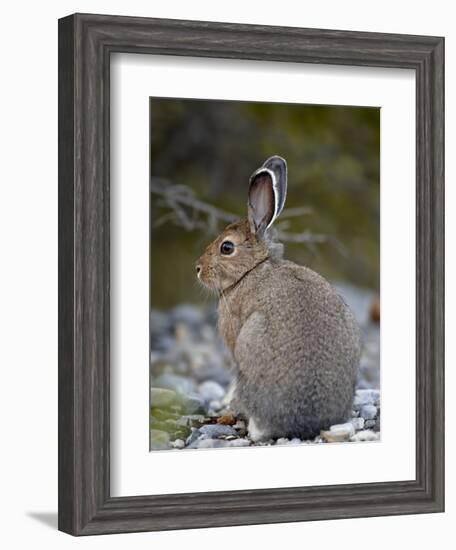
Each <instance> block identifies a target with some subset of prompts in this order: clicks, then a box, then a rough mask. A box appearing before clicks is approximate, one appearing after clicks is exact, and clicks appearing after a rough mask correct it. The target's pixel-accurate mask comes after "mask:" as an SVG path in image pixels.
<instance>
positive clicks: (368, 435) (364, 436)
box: [350, 430, 380, 441]
mask: <svg viewBox="0 0 456 550" xmlns="http://www.w3.org/2000/svg"><path fill="white" fill-rule="evenodd" d="M379 439H380V433H379V432H373V431H372V430H362V431H361V432H357V433H356V434H355V435H353V436H352V437H351V438H350V441H379Z"/></svg>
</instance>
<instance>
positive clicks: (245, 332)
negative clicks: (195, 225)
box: [196, 156, 360, 441]
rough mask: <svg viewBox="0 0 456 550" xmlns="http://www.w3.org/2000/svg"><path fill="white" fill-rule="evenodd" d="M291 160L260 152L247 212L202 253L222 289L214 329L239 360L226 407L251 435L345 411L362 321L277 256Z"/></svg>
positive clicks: (308, 430) (292, 430)
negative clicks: (277, 228) (276, 226)
mask: <svg viewBox="0 0 456 550" xmlns="http://www.w3.org/2000/svg"><path fill="white" fill-rule="evenodd" d="M286 192H287V165H286V162H285V160H284V159H283V158H281V157H278V156H274V157H271V158H269V159H268V160H266V162H265V163H264V164H263V166H262V167H261V168H259V169H258V170H256V171H255V172H254V173H253V175H252V176H251V178H250V185H249V192H248V216H247V219H243V220H240V221H238V222H235V223H232V224H230V225H228V227H226V228H225V230H224V231H223V233H222V234H221V235H220V236H219V237H217V238H216V239H215V241H213V242H212V243H211V244H210V245H209V246H208V247H207V248H206V250H205V252H204V254H203V255H202V256H201V258H200V259H199V261H198V263H197V266H196V270H197V275H198V278H199V279H200V281H201V282H202V283H203V284H204V285H206V286H207V287H209V288H211V289H215V290H216V291H217V292H218V295H219V305H218V312H219V320H218V328H219V331H220V333H221V335H222V337H223V339H224V340H225V343H226V345H227V346H228V348H229V350H230V351H231V353H232V355H233V358H234V360H235V362H236V364H237V371H236V380H235V390H234V396H233V400H232V407H233V409H234V410H235V412H236V413H238V414H240V415H243V416H245V417H246V418H247V419H248V431H249V435H250V437H251V438H252V439H253V440H254V441H258V440H264V439H270V438H279V437H288V438H292V437H299V438H301V439H307V438H313V437H314V436H315V435H317V434H318V433H319V432H320V430H321V429H327V428H329V426H330V425H332V424H338V423H342V422H344V421H346V420H347V419H348V418H349V417H350V413H351V407H352V401H353V395H354V388H355V380H356V374H357V369H358V363H359V355H360V334H359V327H358V325H357V323H356V321H355V319H354V317H353V315H352V313H351V311H350V309H349V308H348V306H347V305H346V304H345V302H344V301H343V299H342V298H341V297H340V296H339V295H338V294H337V292H336V291H335V289H334V288H333V287H332V286H331V285H330V284H329V283H328V282H327V281H326V280H325V279H324V278H323V277H321V276H320V275H318V274H317V273H315V272H314V271H312V270H311V269H309V268H307V267H304V266H300V265H297V264H295V263H293V262H290V261H287V260H284V259H283V258H282V252H283V247H282V245H281V244H280V243H277V242H275V241H274V239H273V238H272V236H271V233H272V231H273V230H271V229H270V228H271V225H272V223H273V222H274V220H276V219H277V217H278V216H279V214H280V212H281V211H282V208H283V206H284V203H285V197H286Z"/></svg>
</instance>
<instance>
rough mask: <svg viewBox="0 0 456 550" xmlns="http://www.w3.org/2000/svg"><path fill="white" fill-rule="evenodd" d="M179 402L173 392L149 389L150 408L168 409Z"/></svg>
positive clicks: (162, 389)
mask: <svg viewBox="0 0 456 550" xmlns="http://www.w3.org/2000/svg"><path fill="white" fill-rule="evenodd" d="M178 402H179V396H178V395H177V393H176V392H175V391H173V390H168V389H164V388H151V389H150V404H151V406H152V407H156V408H159V407H164V408H167V407H170V406H171V405H175V404H176V403H178Z"/></svg>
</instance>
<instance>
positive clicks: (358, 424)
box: [350, 416, 364, 431]
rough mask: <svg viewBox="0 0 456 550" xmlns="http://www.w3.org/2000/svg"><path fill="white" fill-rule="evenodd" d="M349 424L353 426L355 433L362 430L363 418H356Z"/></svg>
mask: <svg viewBox="0 0 456 550" xmlns="http://www.w3.org/2000/svg"><path fill="white" fill-rule="evenodd" d="M350 422H351V423H352V424H353V427H354V428H355V430H356V431H359V430H362V429H363V428H364V418H362V417H361V416H358V417H357V418H352V419H351V420H350Z"/></svg>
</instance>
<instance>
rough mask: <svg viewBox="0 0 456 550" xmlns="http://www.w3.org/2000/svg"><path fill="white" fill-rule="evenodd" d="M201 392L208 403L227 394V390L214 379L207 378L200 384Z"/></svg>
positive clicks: (218, 399) (219, 399)
mask: <svg viewBox="0 0 456 550" xmlns="http://www.w3.org/2000/svg"><path fill="white" fill-rule="evenodd" d="M199 393H200V394H201V396H202V397H203V399H204V400H205V401H206V402H208V403H210V402H211V401H221V400H222V399H223V397H224V396H225V390H224V389H223V388H222V386H221V385H220V384H218V383H217V382H214V381H213V380H206V382H203V383H202V384H200V386H199Z"/></svg>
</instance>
